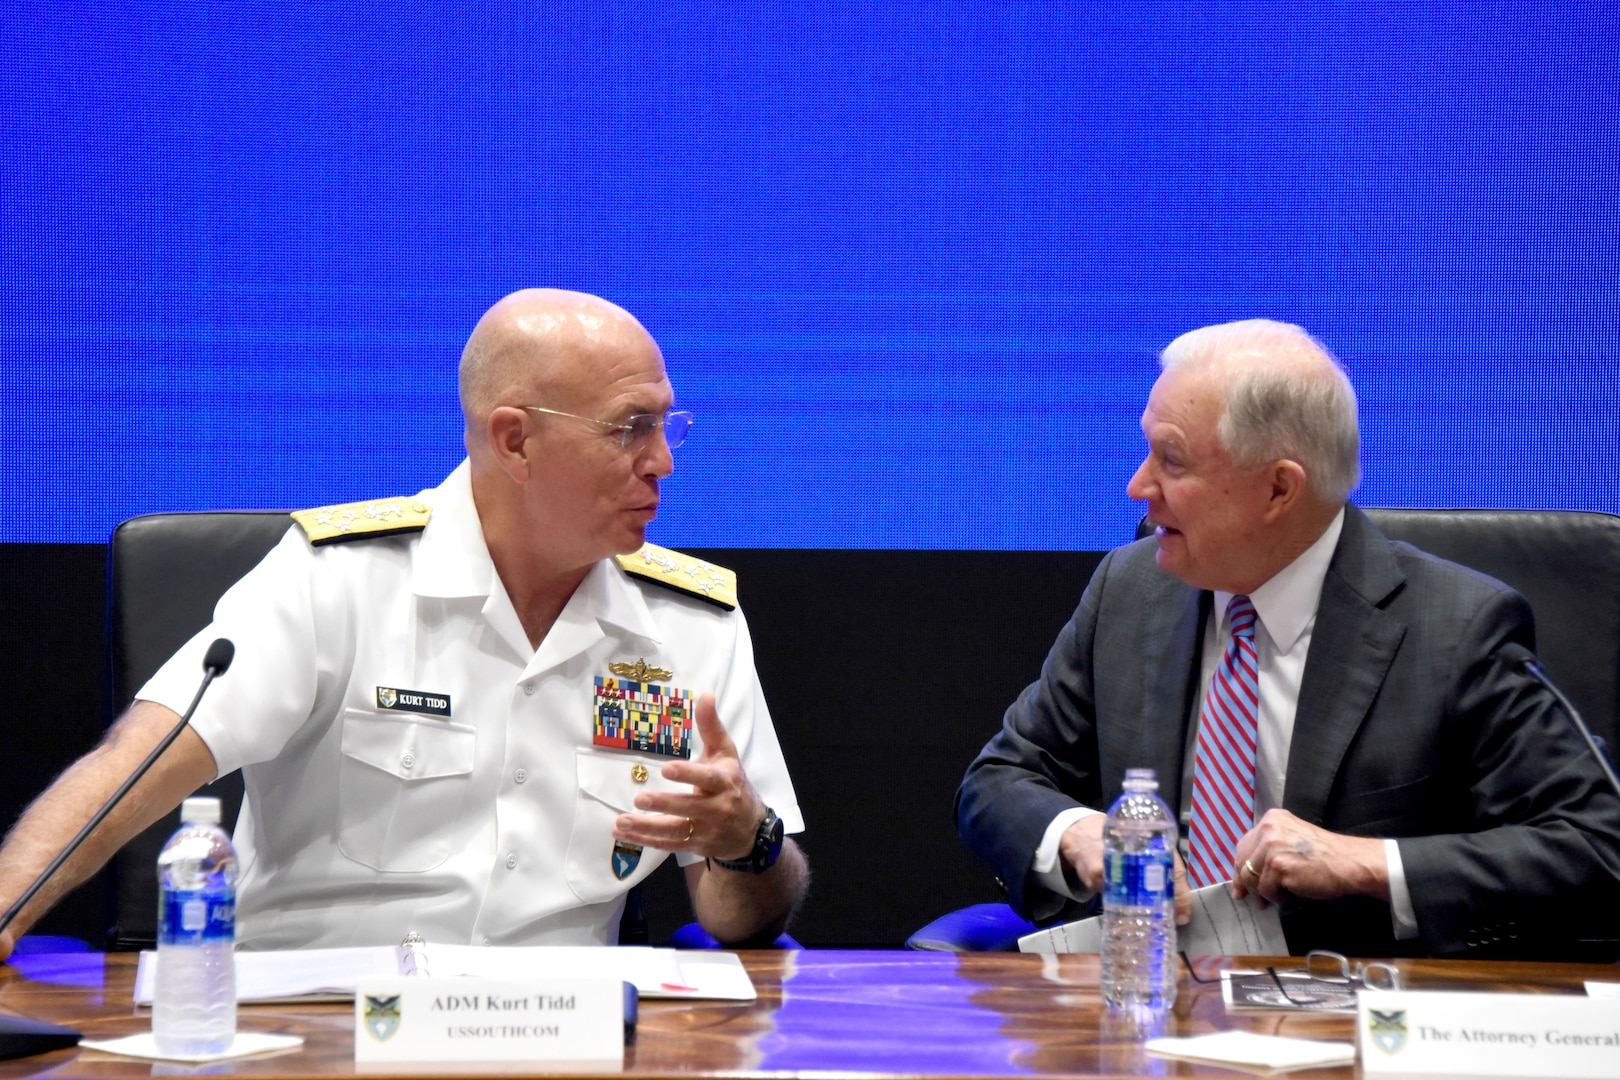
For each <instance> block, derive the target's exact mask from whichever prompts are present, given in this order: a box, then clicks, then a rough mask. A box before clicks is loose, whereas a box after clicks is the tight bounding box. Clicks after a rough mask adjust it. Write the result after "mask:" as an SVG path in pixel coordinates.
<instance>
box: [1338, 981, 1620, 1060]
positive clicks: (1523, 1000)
mask: <svg viewBox="0 0 1620 1080" xmlns="http://www.w3.org/2000/svg"><path fill="white" fill-rule="evenodd" d="M1356 1001H1357V1014H1356V1028H1357V1042H1358V1043H1359V1044H1360V1048H1361V1071H1362V1072H1363V1073H1364V1074H1365V1075H1367V1076H1382V1075H1389V1074H1397V1075H1401V1076H1504V1077H1506V1076H1514V1077H1523V1076H1540V1077H1592V1078H1598V1077H1605V1078H1607V1077H1615V1076H1620V1001H1608V1000H1603V999H1599V998H1587V997H1574V996H1569V995H1564V994H1493V993H1460V992H1451V991H1436V990H1363V991H1361V992H1360V993H1358V994H1357V995H1356Z"/></svg>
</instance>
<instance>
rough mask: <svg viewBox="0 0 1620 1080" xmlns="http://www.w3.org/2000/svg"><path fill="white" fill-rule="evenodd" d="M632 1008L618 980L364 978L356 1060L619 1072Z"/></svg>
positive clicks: (420, 1066)
mask: <svg viewBox="0 0 1620 1080" xmlns="http://www.w3.org/2000/svg"><path fill="white" fill-rule="evenodd" d="M633 993H634V991H633V990H632V991H630V994H632V995H633ZM630 1008H633V1006H632V1005H630V1003H629V1001H627V996H626V985H625V984H624V983H623V982H622V981H619V980H608V979H545V978H538V979H466V978H454V977H427V978H423V977H409V976H398V977H379V978H373V979H364V980H361V982H360V984H359V985H358V986H357V987H356V989H355V995H354V1060H355V1064H356V1066H357V1068H358V1070H359V1071H367V1070H366V1068H365V1066H367V1065H385V1066H386V1069H384V1070H371V1071H387V1072H432V1071H434V1069H435V1067H437V1068H438V1069H440V1070H442V1068H443V1066H445V1065H447V1064H451V1063H455V1062H462V1063H469V1064H479V1063H485V1062H506V1063H513V1064H516V1063H524V1062H530V1063H543V1064H545V1065H546V1066H547V1067H548V1069H552V1070H562V1071H567V1070H576V1069H577V1070H582V1071H583V1070H600V1069H608V1070H612V1071H617V1070H619V1069H622V1068H624V1040H625V1034H626V1025H627V1023H629V1022H632V1021H631V1017H630V1014H629V1012H628V1010H629V1009H630Z"/></svg>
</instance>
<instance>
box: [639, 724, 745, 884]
mask: <svg viewBox="0 0 1620 1080" xmlns="http://www.w3.org/2000/svg"><path fill="white" fill-rule="evenodd" d="M693 716H694V720H695V721H696V725H697V734H698V737H699V738H701V739H702V740H703V754H702V755H701V756H700V757H699V758H698V759H697V760H696V761H671V762H669V763H668V764H666V765H665V766H664V767H663V768H662V769H661V770H660V773H661V774H662V776H663V777H664V779H665V780H670V781H673V782H675V783H678V784H690V785H691V787H692V790H691V791H690V792H677V791H643V792H641V793H640V794H639V795H637V796H636V809H637V810H638V811H646V812H645V813H633V814H620V815H619V817H618V820H617V821H615V822H614V825H613V836H614V838H615V839H618V840H625V841H628V842H629V843H632V844H640V845H642V846H643V847H654V848H659V849H661V850H663V851H691V852H696V853H697V854H699V855H705V856H712V857H713V858H717V859H740V858H743V857H745V856H746V855H747V854H748V853H749V852H750V851H752V850H753V849H754V833H755V831H756V830H757V829H758V828H759V823H760V820H761V819H762V818H764V816H765V804H764V802H762V801H761V800H760V797H759V795H758V794H757V793H756V792H755V791H754V785H752V784H750V783H749V782H748V777H747V776H746V775H744V773H743V769H742V762H741V761H740V760H738V757H737V746H736V744H735V743H733V742H732V741H731V736H730V735H728V734H726V729H725V727H724V726H723V725H722V724H721V723H720V717H719V714H718V713H716V712H715V708H714V695H713V694H702V695H700V696H699V697H698V699H697V709H696V710H695V712H694V714H693Z"/></svg>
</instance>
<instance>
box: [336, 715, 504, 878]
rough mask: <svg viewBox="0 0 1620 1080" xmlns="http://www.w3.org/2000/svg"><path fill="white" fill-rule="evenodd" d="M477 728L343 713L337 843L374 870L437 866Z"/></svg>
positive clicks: (449, 839)
mask: <svg viewBox="0 0 1620 1080" xmlns="http://www.w3.org/2000/svg"><path fill="white" fill-rule="evenodd" d="M476 736H477V732H476V730H475V729H473V728H471V727H468V726H466V725H464V724H452V723H450V722H449V721H447V720H440V719H437V718H432V717H417V716H409V715H404V716H402V715H382V714H379V713H374V712H367V711H365V710H363V709H345V710H344V712H343V760H342V764H341V767H340V770H339V785H338V790H339V796H338V805H339V823H338V848H339V850H341V851H342V852H343V854H344V855H345V856H347V857H348V858H350V859H353V860H354V861H355V862H357V863H360V864H361V865H363V866H369V867H371V868H372V869H374V870H389V871H397V872H406V873H409V872H419V871H422V870H431V869H433V868H434V867H435V866H438V865H439V864H440V863H442V862H444V860H445V859H446V858H447V857H448V856H449V854H450V850H451V848H452V847H453V846H454V840H455V832H456V823H457V819H458V818H459V817H460V815H461V804H462V801H463V800H464V799H465V798H466V796H467V789H468V787H469V778H470V776H471V774H472V768H473V749H474V742H475V740H476Z"/></svg>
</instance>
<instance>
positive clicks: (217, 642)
mask: <svg viewBox="0 0 1620 1080" xmlns="http://www.w3.org/2000/svg"><path fill="white" fill-rule="evenodd" d="M235 656H236V646H235V645H232V644H231V643H230V641H228V640H227V639H225V638H215V639H214V643H213V644H212V645H210V646H208V652H207V653H205V654H204V655H203V681H202V684H201V685H200V686H198V687H197V695H196V697H193V698H192V699H191V705H190V707H188V708H187V709H186V714H185V715H184V716H182V717H181V718H180V722H179V723H178V724H176V725H174V727H172V728H170V729H169V733H168V734H167V735H165V736H163V741H162V742H160V743H158V744H157V746H155V747H153V748H152V752H151V753H150V754H147V755H146V760H144V761H142V762H141V763H140V765H138V766H136V769H135V771H134V772H133V773H131V774H130V777H129V779H128V780H125V781H124V782H123V784H121V785H120V786H119V788H118V790H117V791H115V792H113V793H112V797H111V798H109V799H108V800H107V801H106V802H104V803H102V804H101V809H100V810H97V811H96V813H95V816H94V817H92V818H91V819H90V820H89V821H88V822H86V823H85V826H84V828H82V829H80V830H79V832H78V835H76V836H74V838H73V839H72V840H69V841H68V843H67V846H66V847H65V848H63V849H62V852H61V854H59V855H57V856H56V858H54V859H52V860H51V864H50V865H49V866H47V867H46V868H45V869H44V870H42V871H40V874H39V876H38V877H37V878H35V879H34V882H33V884H31V885H29V886H28V888H27V889H25V890H24V891H23V894H22V895H21V896H19V897H18V898H17V902H16V903H14V904H12V905H11V906H10V907H9V908H7V909H6V913H5V914H4V915H0V933H3V932H4V931H5V929H6V927H8V926H10V925H11V923H12V920H13V919H15V918H16V917H17V914H18V912H20V911H22V909H23V908H25V907H27V906H28V902H29V901H30V900H32V899H33V898H34V897H35V895H37V894H38V893H39V890H40V889H42V888H44V887H45V883H46V882H47V881H49V880H51V877H52V875H54V874H55V873H56V872H57V871H58V870H60V869H61V868H62V864H63V863H65V862H67V861H68V859H70V858H71V857H72V856H73V853H74V852H75V851H78V850H79V846H80V845H81V844H83V843H84V841H85V839H86V838H87V837H88V836H89V835H90V834H91V833H93V832H95V831H96V826H98V825H100V824H101V823H102V822H103V821H105V820H106V818H107V815H108V814H110V813H112V810H113V807H115V806H117V805H118V804H119V802H120V801H121V800H122V799H123V798H124V796H125V795H127V794H129V789H130V788H132V787H134V786H135V785H136V784H137V783H139V782H140V779H141V777H143V776H145V775H146V774H147V772H148V771H150V770H151V768H152V766H153V765H154V764H155V763H156V762H157V759H158V758H160V757H162V756H163V751H165V750H167V749H168V748H169V746H170V745H171V744H172V743H173V742H174V740H176V739H178V738H179V737H180V732H181V731H183V730H185V727H186V725H187V724H189V723H191V714H192V713H194V712H196V711H197V705H198V703H199V702H201V701H202V696H203V693H204V691H206V690H207V689H208V687H209V684H210V683H212V682H213V681H214V680H215V679H217V678H218V677H219V676H221V675H223V674H225V672H226V671H227V670H228V669H229V668H230V666H231V660H232V658H233V657H235ZM79 1038H80V1036H79V1033H78V1032H76V1031H74V1030H73V1029H71V1028H65V1027H59V1026H57V1025H56V1024H47V1023H43V1022H41V1021H37V1020H25V1019H22V1018H20V1017H10V1016H0V1060H7V1059H10V1058H19V1057H28V1056H29V1055H31V1054H43V1053H45V1052H46V1051H47V1050H57V1049H60V1048H62V1047H64V1046H74V1045H76V1044H77V1043H78V1041H79Z"/></svg>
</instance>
